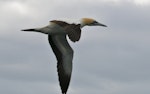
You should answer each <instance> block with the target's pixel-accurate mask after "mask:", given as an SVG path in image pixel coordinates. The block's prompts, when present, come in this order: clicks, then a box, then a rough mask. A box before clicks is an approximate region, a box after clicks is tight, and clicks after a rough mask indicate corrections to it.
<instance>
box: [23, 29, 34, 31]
mask: <svg viewBox="0 0 150 94" xmlns="http://www.w3.org/2000/svg"><path fill="white" fill-rule="evenodd" d="M21 31H36V30H35V29H23V30H21Z"/></svg>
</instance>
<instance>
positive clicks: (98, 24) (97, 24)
mask: <svg viewBox="0 0 150 94" xmlns="http://www.w3.org/2000/svg"><path fill="white" fill-rule="evenodd" d="M95 25H96V26H103V27H107V26H106V25H104V24H101V23H95Z"/></svg>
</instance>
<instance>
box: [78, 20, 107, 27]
mask: <svg viewBox="0 0 150 94" xmlns="http://www.w3.org/2000/svg"><path fill="white" fill-rule="evenodd" d="M83 26H104V27H107V26H106V25H104V24H101V23H99V22H97V21H96V20H94V19H92V18H82V19H81V27H83Z"/></svg>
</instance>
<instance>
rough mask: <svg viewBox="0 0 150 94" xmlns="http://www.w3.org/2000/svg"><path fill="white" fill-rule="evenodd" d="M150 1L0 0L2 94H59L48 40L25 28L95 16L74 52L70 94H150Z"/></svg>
mask: <svg viewBox="0 0 150 94" xmlns="http://www.w3.org/2000/svg"><path fill="white" fill-rule="evenodd" d="M149 9H150V1H149V0H132V1H131V0H63V1H62V0H38V1H37V0H1V1H0V21H1V22H0V94H60V92H61V91H60V87H59V83H58V77H57V72H56V70H57V69H56V59H55V56H54V54H53V52H52V50H51V48H50V46H49V44H48V40H47V35H44V34H40V33H27V32H21V31H20V30H21V29H25V28H31V27H40V26H44V25H47V24H48V23H49V21H50V20H53V19H58V18H68V19H74V18H75V19H80V18H82V17H91V18H94V19H96V20H97V21H99V22H101V23H103V24H106V25H107V26H108V27H107V28H103V27H85V28H83V29H82V31H83V32H82V37H81V40H80V41H79V42H77V43H72V42H70V41H69V42H70V44H71V46H72V47H73V49H74V51H75V55H74V61H73V64H74V66H73V75H72V80H71V84H70V87H69V90H68V94H150V89H149V87H150V68H149V67H150V50H149V48H150V37H149V36H150V26H149V25H150V11H149Z"/></svg>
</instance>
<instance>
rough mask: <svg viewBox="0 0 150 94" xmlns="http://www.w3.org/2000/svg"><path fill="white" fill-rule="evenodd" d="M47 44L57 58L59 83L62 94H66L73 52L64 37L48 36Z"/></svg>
mask: <svg viewBox="0 0 150 94" xmlns="http://www.w3.org/2000/svg"><path fill="white" fill-rule="evenodd" d="M48 40H49V43H50V45H51V47H52V50H53V52H54V54H55V56H56V58H57V61H58V63H57V71H58V76H59V83H60V87H61V90H62V93H63V94H66V92H67V90H68V86H69V83H70V79H71V73H72V59H73V50H72V48H71V47H70V45H69V44H68V42H67V40H66V35H53V36H51V35H49V36H48Z"/></svg>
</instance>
